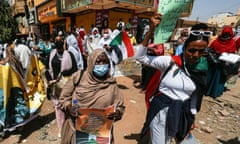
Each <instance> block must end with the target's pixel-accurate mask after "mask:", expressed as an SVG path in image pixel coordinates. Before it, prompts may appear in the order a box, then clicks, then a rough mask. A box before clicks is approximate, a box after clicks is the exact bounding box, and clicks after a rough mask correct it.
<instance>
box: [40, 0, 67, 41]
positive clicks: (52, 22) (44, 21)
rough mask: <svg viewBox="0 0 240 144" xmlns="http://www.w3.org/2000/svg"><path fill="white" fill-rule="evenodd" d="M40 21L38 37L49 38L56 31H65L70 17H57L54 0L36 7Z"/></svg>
mask: <svg viewBox="0 0 240 144" xmlns="http://www.w3.org/2000/svg"><path fill="white" fill-rule="evenodd" d="M37 12H38V20H39V22H40V37H42V38H46V39H49V38H50V37H51V36H55V35H56V34H57V32H58V31H60V30H61V31H63V32H66V31H68V30H69V27H70V17H59V16H58V14H57V7H56V0H53V1H49V2H46V3H43V4H41V5H40V6H38V8H37Z"/></svg>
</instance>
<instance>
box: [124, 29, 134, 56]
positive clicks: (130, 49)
mask: <svg viewBox="0 0 240 144" xmlns="http://www.w3.org/2000/svg"><path fill="white" fill-rule="evenodd" d="M122 41H123V43H124V44H125V46H126V51H127V54H128V57H132V56H133V55H134V50H133V46H132V44H131V40H130V38H129V36H128V34H127V33H126V31H123V32H122Z"/></svg>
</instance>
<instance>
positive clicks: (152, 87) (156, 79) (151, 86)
mask: <svg viewBox="0 0 240 144" xmlns="http://www.w3.org/2000/svg"><path fill="white" fill-rule="evenodd" d="M172 59H173V61H174V62H171V63H170V65H169V66H168V68H167V69H166V70H165V71H164V73H163V74H162V76H161V71H159V70H157V71H156V72H155V73H154V74H153V76H152V77H151V79H150V81H149V83H148V85H147V88H146V93H145V102H146V106H147V109H148V108H149V106H150V103H149V100H150V99H151V97H152V96H154V95H156V94H157V93H158V87H159V85H160V83H161V81H162V79H163V78H164V77H165V76H166V74H167V73H168V72H169V70H170V69H171V68H172V66H173V65H174V63H176V64H177V65H178V66H182V60H181V57H180V56H172Z"/></svg>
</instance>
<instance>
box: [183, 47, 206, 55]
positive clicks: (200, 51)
mask: <svg viewBox="0 0 240 144" xmlns="http://www.w3.org/2000/svg"><path fill="white" fill-rule="evenodd" d="M187 51H188V52H190V53H192V54H194V53H196V52H198V53H199V54H204V53H205V52H206V50H205V49H196V48H189V49H187Z"/></svg>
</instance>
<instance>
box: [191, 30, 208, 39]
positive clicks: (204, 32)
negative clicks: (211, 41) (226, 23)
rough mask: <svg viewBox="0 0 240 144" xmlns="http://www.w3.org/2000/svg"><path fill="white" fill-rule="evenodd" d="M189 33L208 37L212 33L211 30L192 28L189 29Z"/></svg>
mask: <svg viewBox="0 0 240 144" xmlns="http://www.w3.org/2000/svg"><path fill="white" fill-rule="evenodd" d="M190 33H191V34H192V35H194V36H199V35H203V36H206V37H210V36H211V35H212V32H211V31H196V30H192V31H190Z"/></svg>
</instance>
